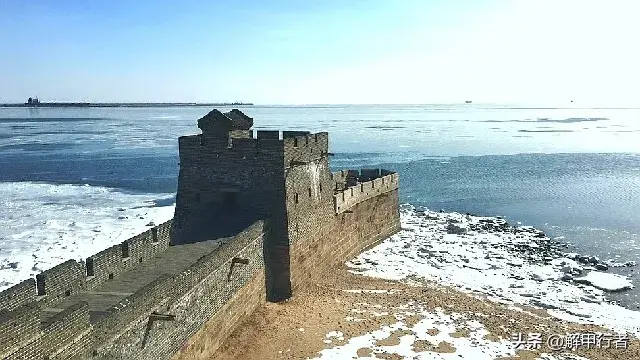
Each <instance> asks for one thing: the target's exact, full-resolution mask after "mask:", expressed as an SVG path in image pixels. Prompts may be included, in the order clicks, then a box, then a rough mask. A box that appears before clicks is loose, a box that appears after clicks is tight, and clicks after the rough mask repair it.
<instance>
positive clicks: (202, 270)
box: [0, 109, 400, 360]
mask: <svg viewBox="0 0 640 360" xmlns="http://www.w3.org/2000/svg"><path fill="white" fill-rule="evenodd" d="M252 126H253V119H252V118H250V117H248V116H246V115H245V114H243V113H242V112H240V111H239V110H236V109H234V110H231V111H230V112H227V113H221V112H220V111H218V110H213V111H211V112H210V113H209V114H207V115H206V116H204V117H203V118H201V119H200V120H198V127H199V128H200V129H201V131H202V133H201V134H199V135H193V136H183V137H180V138H179V151H180V172H179V178H178V191H177V194H176V209H175V216H174V218H173V219H172V220H170V221H168V222H166V223H163V224H160V225H158V226H156V227H153V228H151V229H149V230H148V231H145V232H143V233H142V234H139V235H136V236H134V237H132V238H130V239H128V240H126V241H124V242H122V243H120V244H117V245H114V246H112V247H110V248H108V249H106V250H104V251H101V252H99V253H97V254H95V255H92V256H90V257H88V258H87V259H85V261H81V262H78V261H75V260H69V261H66V262H64V263H62V264H59V265H57V266H56V267H54V268H51V269H49V270H47V271H44V272H42V273H41V274H38V275H37V276H36V278H35V279H28V280H25V281H23V282H21V283H19V284H17V285H15V286H13V287H11V288H9V289H7V290H5V291H3V292H2V293H0V359H7V360H8V359H11V360H13V359H38V360H44V359H49V360H53V359H118V360H120V359H123V360H124V359H126V360H129V359H131V360H134V359H154V360H160V359H183V358H190V359H194V358H197V359H200V358H202V359H214V358H215V351H216V350H217V348H218V347H219V346H220V345H221V344H222V342H223V341H224V340H225V339H226V337H228V336H229V335H230V334H231V333H232V332H233V331H234V329H235V328H236V327H237V326H238V325H240V324H241V323H242V322H243V321H244V320H245V319H247V318H248V317H249V316H250V315H251V314H252V313H253V311H254V310H255V309H256V308H258V307H259V306H261V305H262V304H264V303H265V301H270V302H280V301H283V300H286V299H288V298H289V297H291V296H292V295H293V294H295V292H296V291H304V286H305V284H310V283H312V281H313V279H314V278H315V277H320V276H323V275H326V274H327V273H328V272H331V271H334V270H335V269H336V268H338V267H340V266H341V265H342V264H343V263H344V261H346V260H348V259H349V258H351V257H353V256H355V255H357V254H358V253H359V252H361V251H362V250H364V249H365V248H367V247H370V246H372V245H374V244H375V243H377V242H379V241H380V240H383V239H385V238H387V237H389V236H390V235H392V234H393V233H395V232H397V231H399V230H400V215H399V206H398V205H399V204H398V175H397V174H396V173H394V172H391V171H386V170H380V169H362V170H360V171H356V170H343V171H340V172H335V173H331V172H330V170H329V162H328V157H329V156H330V155H331V154H330V153H329V152H328V134H327V133H325V132H321V133H317V134H310V133H309V132H300V131H282V132H280V131H260V130H258V131H256V132H255V133H254V131H252V130H250V129H251V127H252ZM254 135H255V136H254Z"/></svg>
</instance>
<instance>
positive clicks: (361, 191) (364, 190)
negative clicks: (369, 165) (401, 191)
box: [334, 170, 399, 214]
mask: <svg viewBox="0 0 640 360" xmlns="http://www.w3.org/2000/svg"><path fill="white" fill-rule="evenodd" d="M377 173H378V174H379V170H378V172H377ZM364 174H365V172H364V170H363V175H362V177H363V178H366V179H371V175H370V174H367V175H364ZM398 185H399V184H398V174H389V175H386V176H383V177H377V178H373V180H369V181H366V182H361V183H358V184H356V185H354V186H349V187H347V188H345V189H343V190H342V191H339V192H338V193H336V194H335V195H334V204H335V212H336V214H341V213H343V212H345V211H347V210H349V209H351V208H352V207H353V206H354V205H355V204H357V203H359V202H362V201H365V200H368V199H370V198H373V197H376V196H378V195H380V194H384V193H388V192H390V191H392V190H396V189H398Z"/></svg>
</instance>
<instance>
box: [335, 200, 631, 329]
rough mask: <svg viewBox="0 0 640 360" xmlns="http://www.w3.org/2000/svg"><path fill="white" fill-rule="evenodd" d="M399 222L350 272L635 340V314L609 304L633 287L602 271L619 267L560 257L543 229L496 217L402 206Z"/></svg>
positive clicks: (559, 249)
mask: <svg viewBox="0 0 640 360" xmlns="http://www.w3.org/2000/svg"><path fill="white" fill-rule="evenodd" d="M401 221H402V227H403V230H402V231H401V232H400V233H398V234H396V235H394V236H392V237H391V238H389V239H387V240H385V241H383V242H382V243H381V244H379V245H378V246H376V247H374V248H372V249H370V250H368V251H366V252H364V253H362V254H361V255H359V256H358V257H356V258H355V259H353V260H352V261H349V262H348V263H347V264H348V265H349V266H350V267H351V271H352V272H354V273H357V274H362V275H367V276H373V277H379V278H384V279H389V280H402V281H405V282H409V283H417V282H420V281H422V280H430V281H434V282H436V283H438V284H440V285H446V286H452V287H454V288H457V289H459V290H462V291H464V292H468V293H472V294H476V295H480V296H483V297H486V298H488V299H489V300H492V301H496V302H500V303H505V304H513V308H514V309H519V307H518V305H526V306H531V307H537V308H543V309H547V310H548V312H549V314H551V315H552V316H555V317H557V318H559V319H562V320H567V321H571V322H576V323H581V324H595V325H600V326H603V327H606V328H608V329H611V330H613V331H616V332H621V333H632V334H634V335H635V336H638V337H640V312H638V311H632V310H629V309H626V308H623V307H621V306H618V305H615V304H612V303H611V302H609V301H608V300H607V296H606V291H623V290H625V289H629V288H632V287H633V285H632V284H631V282H630V281H629V279H627V278H625V277H623V276H619V275H615V274H610V273H607V272H606V271H602V270H605V269H606V268H607V267H608V266H609V265H612V266H615V265H616V264H609V265H607V264H604V263H601V262H599V261H598V259H597V258H593V257H582V256H580V255H578V254H571V253H564V252H563V251H562V247H561V246H559V245H558V244H555V243H554V242H553V241H551V240H550V239H549V238H548V237H546V236H545V235H544V234H543V233H542V232H541V231H539V230H536V229H534V228H532V227H512V226H510V225H509V224H507V223H506V221H504V220H503V219H500V218H491V217H479V216H471V215H465V214H459V213H444V212H434V211H429V210H418V209H416V208H414V207H412V206H403V207H402V209H401ZM585 263H587V264H585ZM618 265H619V264H618ZM626 265H627V266H633V265H634V264H633V263H629V264H626ZM598 269H601V270H598ZM585 275H586V276H585ZM605 290H606V291H605Z"/></svg>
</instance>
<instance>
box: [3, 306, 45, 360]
mask: <svg viewBox="0 0 640 360" xmlns="http://www.w3.org/2000/svg"><path fill="white" fill-rule="evenodd" d="M39 334H40V309H39V308H38V306H37V305H36V304H35V303H31V304H27V305H22V306H20V307H18V308H16V309H14V310H12V311H7V310H2V311H0V358H1V359H5V358H7V357H8V356H9V354H12V353H14V352H16V351H18V349H19V348H20V347H26V346H27V345H28V344H29V343H30V342H32V341H33V340H34V338H36V337H37V336H39Z"/></svg>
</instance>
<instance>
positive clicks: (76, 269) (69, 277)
mask: <svg viewBox="0 0 640 360" xmlns="http://www.w3.org/2000/svg"><path fill="white" fill-rule="evenodd" d="M86 281H87V279H86V273H85V267H84V264H83V263H79V262H77V261H74V260H68V261H65V262H63V263H62V264H60V265H57V266H55V267H53V268H51V269H49V270H46V271H43V272H42V273H40V274H38V275H36V287H37V289H38V295H41V296H42V303H43V304H46V305H47V306H50V307H53V306H55V305H57V304H59V303H60V302H62V301H63V300H64V299H65V298H66V297H69V296H71V295H72V294H76V293H78V292H80V291H82V290H84V289H85V288H86Z"/></svg>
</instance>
